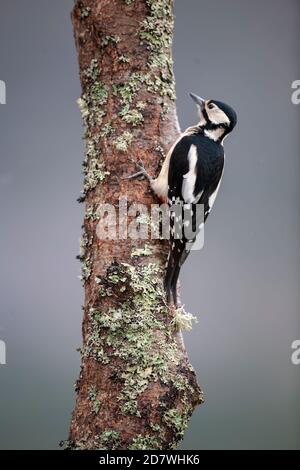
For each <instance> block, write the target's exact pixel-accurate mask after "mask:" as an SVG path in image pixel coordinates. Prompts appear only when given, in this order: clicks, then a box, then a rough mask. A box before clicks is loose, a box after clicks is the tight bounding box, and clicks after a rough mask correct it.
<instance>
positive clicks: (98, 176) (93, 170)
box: [83, 158, 109, 194]
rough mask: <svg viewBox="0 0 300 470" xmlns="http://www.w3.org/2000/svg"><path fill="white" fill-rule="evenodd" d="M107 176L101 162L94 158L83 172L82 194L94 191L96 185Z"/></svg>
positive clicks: (107, 172) (107, 173)
mask: <svg viewBox="0 0 300 470" xmlns="http://www.w3.org/2000/svg"><path fill="white" fill-rule="evenodd" d="M107 175H109V171H106V170H105V167H104V163H103V162H101V161H99V160H97V159H96V158H94V159H92V160H90V161H89V165H88V167H87V168H86V169H85V170H84V183H83V191H84V194H87V192H88V191H91V190H92V189H95V188H96V186H97V184H98V183H100V182H101V181H103V180H104V179H105V177H106V176H107Z"/></svg>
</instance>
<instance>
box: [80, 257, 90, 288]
mask: <svg viewBox="0 0 300 470" xmlns="http://www.w3.org/2000/svg"><path fill="white" fill-rule="evenodd" d="M81 261H82V264H81V276H80V279H81V281H82V282H83V284H84V283H85V282H86V281H87V280H88V279H89V278H90V276H91V274H92V260H91V258H90V257H89V256H87V257H85V258H84V259H82V260H81Z"/></svg>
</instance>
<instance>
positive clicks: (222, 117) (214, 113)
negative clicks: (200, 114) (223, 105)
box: [206, 106, 230, 125]
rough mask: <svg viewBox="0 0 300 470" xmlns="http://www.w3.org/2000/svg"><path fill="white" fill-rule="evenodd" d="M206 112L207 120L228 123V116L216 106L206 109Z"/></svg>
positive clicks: (215, 122)
mask: <svg viewBox="0 0 300 470" xmlns="http://www.w3.org/2000/svg"><path fill="white" fill-rule="evenodd" d="M206 112H207V114H208V117H209V120H210V121H211V122H212V123H213V124H228V125H229V124H230V120H229V118H228V116H227V115H226V114H225V113H224V111H222V110H221V109H220V108H218V107H217V106H216V107H215V108H213V109H207V110H206Z"/></svg>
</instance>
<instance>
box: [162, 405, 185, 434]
mask: <svg viewBox="0 0 300 470" xmlns="http://www.w3.org/2000/svg"><path fill="white" fill-rule="evenodd" d="M191 411H192V410H191V408H189V407H188V408H187V409H184V410H183V412H179V411H178V410H177V409H171V410H168V411H167V412H166V413H165V415H164V418H163V419H164V422H165V423H166V424H167V426H169V427H170V428H171V429H172V430H173V431H175V433H176V435H177V436H178V437H179V438H182V437H183V435H184V431H185V430H186V428H187V425H188V420H189V418H190V414H191Z"/></svg>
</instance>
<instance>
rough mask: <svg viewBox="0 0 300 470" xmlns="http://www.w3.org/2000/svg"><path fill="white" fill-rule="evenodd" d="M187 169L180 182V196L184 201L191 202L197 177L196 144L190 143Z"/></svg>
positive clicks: (193, 197) (193, 199) (193, 198)
mask: <svg viewBox="0 0 300 470" xmlns="http://www.w3.org/2000/svg"><path fill="white" fill-rule="evenodd" d="M188 161H189V171H188V172H187V173H186V174H185V175H183V182H182V191H181V192H182V197H183V199H184V201H185V202H186V203H191V202H194V201H195V196H194V189H195V183H196V178H197V173H196V165H197V161H198V152H197V147H196V145H191V147H190V150H189V154H188Z"/></svg>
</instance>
